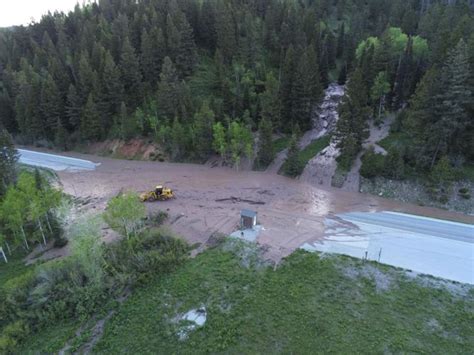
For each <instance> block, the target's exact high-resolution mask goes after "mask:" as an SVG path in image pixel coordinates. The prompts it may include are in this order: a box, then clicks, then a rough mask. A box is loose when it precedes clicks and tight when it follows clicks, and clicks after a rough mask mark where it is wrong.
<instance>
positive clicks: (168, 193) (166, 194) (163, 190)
mask: <svg viewBox="0 0 474 355" xmlns="http://www.w3.org/2000/svg"><path fill="white" fill-rule="evenodd" d="M172 198H174V194H173V190H171V189H170V188H167V187H164V186H162V185H158V186H156V187H155V189H154V190H152V191H148V192H144V193H142V194H141V195H140V200H141V201H142V202H153V201H166V200H170V199H172Z"/></svg>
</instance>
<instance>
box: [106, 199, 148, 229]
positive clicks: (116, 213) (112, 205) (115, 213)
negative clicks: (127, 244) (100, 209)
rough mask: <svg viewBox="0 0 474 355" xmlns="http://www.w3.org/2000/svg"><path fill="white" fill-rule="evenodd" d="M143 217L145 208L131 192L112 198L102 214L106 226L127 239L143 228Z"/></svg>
mask: <svg viewBox="0 0 474 355" xmlns="http://www.w3.org/2000/svg"><path fill="white" fill-rule="evenodd" d="M145 216H146V210H145V206H144V205H143V203H141V202H140V200H139V198H138V196H137V195H136V194H135V193H133V192H127V193H124V194H121V195H119V196H117V197H114V198H112V199H111V200H110V201H109V203H108V204H107V209H106V210H105V212H104V220H105V221H106V222H107V224H108V225H109V226H110V227H111V228H113V229H115V230H117V231H118V232H119V233H122V235H123V236H124V237H127V238H130V237H131V236H133V235H136V234H137V233H138V231H139V230H140V229H141V228H142V226H143V220H144V219H145Z"/></svg>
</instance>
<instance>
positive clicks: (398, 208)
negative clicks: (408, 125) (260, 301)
mask: <svg viewBox="0 0 474 355" xmlns="http://www.w3.org/2000/svg"><path fill="white" fill-rule="evenodd" d="M71 155H72V156H73V157H75V158H81V159H85V160H91V161H93V162H95V163H100V165H98V166H97V168H96V169H95V170H93V171H81V172H80V173H75V172H68V171H60V172H58V175H59V177H60V180H61V183H62V185H63V188H64V191H65V192H66V193H69V194H71V195H75V196H78V197H82V198H87V199H90V200H91V201H93V204H94V206H93V207H94V208H96V209H99V210H100V209H101V208H105V206H106V203H107V200H108V199H109V198H111V197H113V196H115V195H117V194H118V193H119V192H120V191H127V190H128V191H136V192H141V191H146V190H148V189H150V188H152V187H153V186H155V185H157V184H164V185H167V186H169V187H171V188H172V189H173V190H174V191H175V194H176V199H174V200H172V201H166V202H159V203H150V204H147V207H148V209H149V210H150V211H158V210H167V211H168V213H169V215H170V219H169V222H168V223H169V225H170V227H171V228H172V229H173V230H174V231H175V232H176V233H178V234H179V235H181V236H183V237H184V238H185V239H186V240H187V241H188V242H190V243H202V244H203V245H206V243H208V242H209V238H210V236H211V235H213V234H214V233H224V234H230V233H231V232H233V231H235V230H237V229H238V223H239V213H240V210H241V209H252V210H255V211H257V212H258V222H259V223H260V224H261V225H262V226H263V228H262V231H261V233H260V235H259V236H258V243H259V244H261V245H262V246H263V247H264V248H265V249H266V257H268V258H269V259H272V260H274V261H276V262H278V261H279V260H281V258H283V257H285V256H287V255H289V254H290V253H291V252H293V251H294V250H295V249H297V248H300V247H301V246H302V245H304V244H305V243H309V244H314V243H319V242H322V241H323V240H324V238H325V230H326V225H325V220H326V219H327V218H331V217H334V216H336V215H337V214H341V213H348V212H376V211H393V212H402V213H409V214H415V215H420V216H426V217H432V218H440V219H446V220H451V221H457V222H462V223H470V224H474V217H472V216H467V215H463V214H458V213H453V212H448V211H444V210H439V209H434V208H429V207H420V206H414V205H409V204H404V203H401V202H397V201H392V200H387V199H383V198H378V197H376V196H372V195H365V194H360V193H355V192H350V191H343V190H340V189H335V188H326V187H325V188H324V189H323V188H320V187H317V186H316V187H315V186H311V185H309V184H307V183H305V182H301V181H297V180H293V179H289V178H286V177H283V176H279V175H276V174H270V173H266V172H248V171H246V172H239V171H235V170H233V169H229V168H210V167H208V166H202V165H194V164H175V163H156V162H146V161H126V160H117V159H109V158H103V157H96V156H89V155H80V154H71ZM211 240H212V239H211Z"/></svg>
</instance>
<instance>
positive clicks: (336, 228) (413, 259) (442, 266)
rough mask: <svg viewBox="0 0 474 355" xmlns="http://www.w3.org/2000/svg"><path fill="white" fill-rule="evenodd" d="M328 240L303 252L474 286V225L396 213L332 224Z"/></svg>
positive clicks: (343, 218) (344, 217) (357, 215)
mask: <svg viewBox="0 0 474 355" xmlns="http://www.w3.org/2000/svg"><path fill="white" fill-rule="evenodd" d="M325 224H326V231H325V238H324V240H323V241H322V243H321V242H316V243H305V244H304V245H303V246H302V248H303V249H305V250H308V251H320V252H327V253H336V254H344V255H350V256H353V257H357V258H361V259H363V258H367V259H369V260H376V261H379V262H381V263H384V264H388V265H392V266H396V267H401V268H404V269H408V270H413V271H416V272H418V273H422V274H428V275H432V276H437V277H441V278H444V279H448V280H452V281H458V282H463V283H469V284H474V225H472V224H464V223H457V222H450V221H444V220H439V219H434V218H427V217H420V216H415V215H409V214H403V213H396V212H374V213H368V212H367V213H364V212H350V213H342V214H338V215H336V216H335V217H334V218H330V217H328V218H326V221H325Z"/></svg>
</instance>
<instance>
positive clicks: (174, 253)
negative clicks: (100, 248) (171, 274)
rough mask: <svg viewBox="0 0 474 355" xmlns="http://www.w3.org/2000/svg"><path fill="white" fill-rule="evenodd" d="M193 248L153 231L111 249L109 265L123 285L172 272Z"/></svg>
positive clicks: (164, 233)
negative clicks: (190, 248)
mask: <svg viewBox="0 0 474 355" xmlns="http://www.w3.org/2000/svg"><path fill="white" fill-rule="evenodd" d="M188 250H189V248H188V246H187V244H186V243H184V242H183V241H181V240H179V239H176V238H173V237H172V236H170V235H169V234H168V233H167V232H164V231H163V230H150V231H146V232H144V233H141V234H139V235H137V236H134V237H132V238H130V239H129V240H122V241H120V242H118V243H115V244H112V245H110V246H109V247H108V249H107V252H106V256H105V259H106V264H107V265H108V268H109V270H111V272H112V273H113V274H114V275H115V276H116V277H117V279H118V280H119V281H120V283H122V284H123V286H127V285H131V284H133V283H135V282H137V281H140V280H143V279H146V278H147V277H148V276H150V275H155V274H157V273H163V272H166V271H169V270H172V269H173V268H174V267H176V266H177V265H179V264H181V262H183V261H184V259H185V258H186V255H187V252H188Z"/></svg>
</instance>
